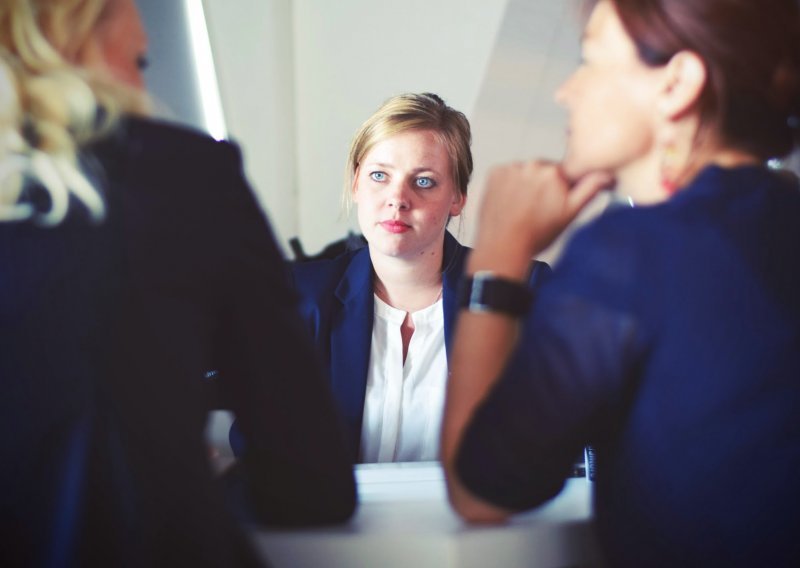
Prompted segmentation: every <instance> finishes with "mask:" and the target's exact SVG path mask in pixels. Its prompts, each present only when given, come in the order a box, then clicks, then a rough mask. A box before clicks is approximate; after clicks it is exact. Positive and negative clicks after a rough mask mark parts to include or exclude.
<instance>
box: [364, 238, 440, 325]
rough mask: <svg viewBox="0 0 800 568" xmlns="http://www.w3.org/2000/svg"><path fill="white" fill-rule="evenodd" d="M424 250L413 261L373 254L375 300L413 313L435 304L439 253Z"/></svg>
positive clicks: (438, 280)
mask: <svg viewBox="0 0 800 568" xmlns="http://www.w3.org/2000/svg"><path fill="white" fill-rule="evenodd" d="M442 249H443V247H438V250H437V251H436V252H431V251H428V252H426V253H425V254H421V255H419V256H418V257H415V258H413V259H403V258H396V257H387V256H383V255H379V254H373V251H372V249H370V259H371V260H372V268H373V270H374V271H375V282H374V287H373V289H374V291H375V293H376V294H377V295H378V297H379V298H380V299H381V300H383V301H384V302H386V303H387V304H389V305H390V306H392V307H393V308H397V309H399V310H404V311H406V312H416V311H418V310H421V309H422V308H427V307H428V306H430V305H431V304H433V303H434V302H436V301H437V300H438V299H439V297H440V296H441V292H442V252H443V250H442Z"/></svg>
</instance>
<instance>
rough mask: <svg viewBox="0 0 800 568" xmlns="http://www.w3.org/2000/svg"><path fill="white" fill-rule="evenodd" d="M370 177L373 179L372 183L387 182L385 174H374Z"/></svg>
mask: <svg viewBox="0 0 800 568" xmlns="http://www.w3.org/2000/svg"><path fill="white" fill-rule="evenodd" d="M369 177H370V178H372V181H386V174H385V173H383V172H372V173H371V174H369Z"/></svg>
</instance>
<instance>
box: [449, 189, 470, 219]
mask: <svg viewBox="0 0 800 568" xmlns="http://www.w3.org/2000/svg"><path fill="white" fill-rule="evenodd" d="M466 203H467V196H466V195H464V194H463V193H461V192H459V193H458V194H457V195H456V198H455V199H453V204H452V205H451V206H450V216H451V217H457V216H459V215H461V212H462V211H463V210H464V205H466Z"/></svg>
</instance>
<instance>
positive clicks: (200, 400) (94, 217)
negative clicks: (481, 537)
mask: <svg viewBox="0 0 800 568" xmlns="http://www.w3.org/2000/svg"><path fill="white" fill-rule="evenodd" d="M146 48H147V38H146V35H145V33H144V30H143V27H142V23H141V20H140V18H139V14H138V12H137V10H136V6H135V4H134V2H133V0H3V2H2V4H0V346H2V347H0V349H2V356H0V377H2V384H1V385H0V388H2V393H0V420H1V421H2V430H3V433H4V434H3V436H2V442H0V451H2V455H3V456H4V460H5V465H4V466H3V467H2V468H0V486H2V487H3V494H2V496H0V541H1V542H0V565H3V566H175V565H188V566H220V567H222V566H245V565H247V566H251V565H258V564H260V563H261V561H260V560H259V558H258V557H257V555H256V554H255V552H254V551H253V550H252V549H251V547H250V544H249V542H248V540H247V538H246V537H245V535H244V533H243V532H242V531H241V529H240V528H239V527H238V525H237V523H236V521H235V519H234V516H233V514H232V511H231V510H229V508H228V506H227V505H226V502H225V499H224V495H223V492H222V487H221V486H218V485H217V484H218V483H220V481H218V480H215V479H214V475H213V472H212V471H211V468H210V464H209V460H208V452H207V447H206V442H205V437H204V430H205V423H206V417H207V412H208V410H209V408H210V405H211V404H212V403H213V402H212V401H211V400H209V392H207V387H208V385H206V384H204V383H203V379H202V377H203V375H204V372H205V371H206V370H208V369H211V368H214V369H218V370H219V372H220V375H221V376H222V377H224V378H223V380H222V383H221V385H220V389H221V391H222V395H223V396H224V397H225V400H226V403H227V404H228V405H229V407H230V408H231V409H232V410H233V411H234V412H236V414H237V415H238V417H239V424H240V426H241V430H242V433H243V436H244V437H245V439H246V440H247V442H248V452H247V453H246V455H244V456H242V457H241V459H240V460H239V462H238V464H237V465H236V466H235V468H234V469H233V470H231V471H229V472H228V473H227V475H226V478H225V484H226V485H228V486H229V487H230V488H231V489H234V490H235V493H236V495H237V496H238V497H240V498H243V499H244V503H245V504H246V506H247V507H248V509H247V511H246V512H245V514H247V515H248V518H249V519H250V520H253V521H257V522H268V523H273V524H291V525H297V524H316V523H325V522H335V521H341V520H344V519H345V518H347V517H348V516H349V515H350V514H351V513H352V511H353V508H354V506H355V487H354V481H353V475H352V468H351V464H350V461H349V456H348V455H347V454H346V451H345V441H344V437H343V435H342V433H341V432H340V429H339V428H338V417H337V416H336V411H335V405H334V402H333V400H332V398H331V395H330V392H329V390H328V388H327V385H326V384H325V381H324V380H323V379H322V374H321V371H320V368H319V366H318V364H317V363H316V361H315V358H314V353H313V348H312V347H311V345H310V344H308V343H307V341H306V340H305V337H304V336H305V334H304V331H303V329H302V326H301V322H300V321H299V319H298V318H297V316H296V313H295V311H294V309H293V308H294V306H293V304H292V302H291V300H290V298H291V296H290V291H289V288H288V284H287V282H285V281H284V278H283V277H282V275H283V274H284V271H283V259H282V258H281V255H280V253H279V252H278V249H277V247H276V245H275V242H274V240H273V238H272V235H271V232H270V229H269V226H268V224H267V222H266V221H265V219H264V218H263V215H262V213H261V212H260V210H259V209H258V207H257V206H256V204H255V201H254V199H253V196H252V195H251V192H250V189H249V187H248V185H247V183H246V181H245V180H244V178H243V176H242V164H241V160H240V156H239V152H238V150H237V148H236V147H235V146H233V145H231V144H228V143H218V142H216V141H214V140H212V139H210V138H208V137H206V136H205V135H202V134H199V133H196V132H191V131H188V130H184V129H181V128H178V127H175V126H168V125H165V124H161V123H158V122H156V121H153V120H149V119H146V118H143V117H141V115H142V114H144V113H146V110H147V97H146V95H145V94H144V93H143V91H142V85H143V80H142V72H141V71H142V67H143V65H144V64H145V62H146ZM136 115H139V117H138V118H137V117H136ZM286 376H291V377H292V381H291V382H278V381H276V378H283V377H286ZM285 408H292V409H293V410H292V412H289V413H287V412H285ZM240 512H241V511H240Z"/></svg>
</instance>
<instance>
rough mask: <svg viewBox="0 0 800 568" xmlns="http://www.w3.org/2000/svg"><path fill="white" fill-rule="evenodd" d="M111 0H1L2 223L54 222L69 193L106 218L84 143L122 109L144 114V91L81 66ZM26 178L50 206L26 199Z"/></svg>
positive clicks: (105, 128) (92, 214)
mask: <svg viewBox="0 0 800 568" xmlns="http://www.w3.org/2000/svg"><path fill="white" fill-rule="evenodd" d="M111 2H113V0H3V1H2V3H0V222H2V221H9V220H19V219H28V218H32V219H34V220H36V221H37V222H39V223H41V224H44V225H56V224H58V223H60V222H61V221H62V220H63V219H64V217H65V216H66V214H67V210H68V206H69V201H70V197H74V198H75V199H77V200H78V201H79V202H80V203H82V204H83V205H84V206H85V208H86V210H87V211H88V212H89V215H90V217H91V218H93V219H95V220H100V219H102V218H103V216H104V214H105V205H104V201H103V198H102V195H101V193H100V191H99V189H98V188H97V187H96V186H95V185H94V184H93V183H92V182H91V181H90V180H89V178H88V177H87V176H86V174H85V173H84V172H83V171H82V168H81V165H80V163H79V159H78V153H79V151H80V148H81V147H82V146H84V145H86V144H87V143H89V142H90V141H92V140H93V139H95V138H96V137H98V136H99V135H102V134H103V133H105V132H107V131H108V130H109V129H110V128H111V127H112V126H113V124H114V123H115V121H116V119H117V117H118V116H119V114H120V113H121V112H133V113H146V112H147V109H148V102H147V99H146V97H145V96H144V95H143V94H142V93H139V92H138V91H135V90H134V89H132V88H129V87H125V86H123V85H121V84H119V83H118V82H116V81H114V80H112V79H111V78H110V77H108V76H104V75H102V74H101V73H99V72H97V71H90V70H88V69H85V68H82V67H81V66H80V65H79V62H80V61H81V58H82V56H83V53H84V50H85V49H86V47H87V45H88V44H89V40H90V38H91V37H92V33H93V31H94V30H95V28H96V27H97V25H98V24H99V23H100V22H101V21H102V19H103V17H104V15H105V13H106V11H107V10H108V6H109V4H110V3H111ZM27 184H36V185H37V186H39V187H41V188H42V189H43V190H45V191H46V192H47V194H48V196H49V198H50V203H51V207H50V209H49V210H48V211H45V212H37V211H35V210H34V208H33V206H32V205H30V204H27V203H23V202H21V201H20V197H21V195H22V193H23V191H24V189H25V187H26V185H27Z"/></svg>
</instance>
